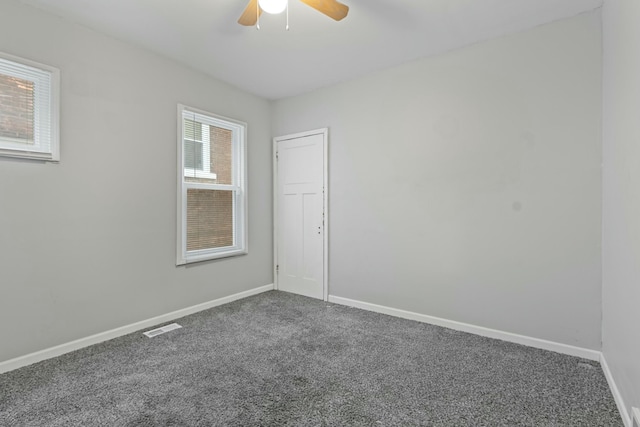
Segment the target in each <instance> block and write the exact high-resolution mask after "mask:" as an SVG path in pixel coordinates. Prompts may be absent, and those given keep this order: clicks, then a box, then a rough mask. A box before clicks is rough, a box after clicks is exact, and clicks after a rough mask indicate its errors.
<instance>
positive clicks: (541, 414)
mask: <svg viewBox="0 0 640 427" xmlns="http://www.w3.org/2000/svg"><path fill="white" fill-rule="evenodd" d="M178 323H180V324H181V325H182V326H183V328H182V329H178V330H175V331H172V332H169V333H166V334H164V335H160V336H157V337H154V338H147V337H145V336H143V335H142V334H141V333H135V334H131V335H127V336H124V337H121V338H118V339H115V340H112V341H109V342H106V343H102V344H98V345H94V346H92V347H88V348H86V349H82V350H79V351H76V352H73V353H69V354H67V355H64V356H61V357H58V358H56V359H51V360H47V361H44V362H41V363H38V364H35V365H32V366H28V367H25V368H22V369H19V370H16V371H12V372H8V373H6V374H3V375H0V425H2V426H281V425H289V426H347V425H348V426H418V425H419V426H619V425H622V422H621V420H620V416H619V414H618V411H617V409H616V405H615V403H614V401H613V398H612V396H611V393H610V391H609V389H608V387H607V383H606V380H605V378H604V376H603V374H602V370H601V368H600V365H599V364H598V363H595V362H591V361H588V360H583V359H579V358H575V357H569V356H564V355H560V354H557V353H552V352H547V351H543V350H537V349H532V348H528V347H524V346H520V345H516V344H510V343H506V342H503V341H498V340H492V339H487V338H482V337H478V336H474V335H470V334H466V333H463V332H457V331H453V330H449V329H445V328H440V327H436V326H431V325H427V324H423V323H418V322H413V321H408V320H403V319H397V318H393V317H389V316H385V315H381V314H376V313H370V312H366V311H362V310H358V309H353V308H348V307H343V306H339V305H333V304H328V303H325V302H322V301H317V300H313V299H309V298H304V297H300V296H296V295H291V294H286V293H282V292H268V293H265V294H261V295H257V296H254V297H251V298H247V299H244V300H241V301H236V302H233V303H230V304H227V305H224V306H220V307H216V308H213V309H210V310H207V311H204V312H201V313H198V314H195V315H192V316H188V317H185V318H183V319H180V320H178Z"/></svg>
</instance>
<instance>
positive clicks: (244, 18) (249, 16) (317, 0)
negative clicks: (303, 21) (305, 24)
mask: <svg viewBox="0 0 640 427" xmlns="http://www.w3.org/2000/svg"><path fill="white" fill-rule="evenodd" d="M300 1H301V2H302V3H304V4H306V5H307V6H311V7H312V8H314V9H315V10H317V11H318V12H320V13H323V14H325V15H327V16H328V17H329V18H332V19H335V20H336V21H340V20H341V19H343V18H344V17H345V16H347V14H348V13H349V6H347V5H345V4H342V3H340V2H338V1H336V0H300ZM268 3H269V2H266V1H265V0H260V2H258V0H249V4H248V5H247V7H246V8H245V9H244V12H242V15H241V16H240V19H238V24H240V25H245V26H248V27H250V26H253V25H256V22H258V16H259V15H260V14H261V13H262V12H263V11H265V12H268V13H280V12H282V11H283V10H284V9H285V7H286V5H287V1H286V0H280V1H279V2H277V3H280V4H281V5H282V8H279V7H277V6H276V8H275V9H270V8H269V6H267V4H268Z"/></svg>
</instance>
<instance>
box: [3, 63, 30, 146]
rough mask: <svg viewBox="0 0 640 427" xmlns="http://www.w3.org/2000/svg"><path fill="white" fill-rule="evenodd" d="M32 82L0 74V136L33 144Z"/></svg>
mask: <svg viewBox="0 0 640 427" xmlns="http://www.w3.org/2000/svg"><path fill="white" fill-rule="evenodd" d="M33 89H34V83H33V82H31V81H28V80H23V79H19V78H17V77H11V76H7V75H4V74H0V138H3V139H7V140H10V141H13V142H18V143H23V144H33V143H34V138H33V117H34V114H33V112H34V90H33Z"/></svg>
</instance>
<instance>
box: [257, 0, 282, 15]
mask: <svg viewBox="0 0 640 427" xmlns="http://www.w3.org/2000/svg"><path fill="white" fill-rule="evenodd" d="M258 4H259V5H260V9H262V10H263V11H265V12H267V13H271V14H273V15H277V14H278V13H282V12H284V10H285V9H286V8H287V0H258Z"/></svg>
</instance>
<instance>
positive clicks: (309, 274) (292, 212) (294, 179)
mask: <svg viewBox="0 0 640 427" xmlns="http://www.w3.org/2000/svg"><path fill="white" fill-rule="evenodd" d="M326 137H327V130H326V129H323V130H319V131H313V132H306V133H303V134H296V135H290V136H284V137H280V138H275V151H276V176H275V181H276V182H275V188H276V191H275V193H276V194H275V197H276V201H275V202H276V236H275V245H276V248H275V253H276V261H275V262H276V284H277V289H279V290H282V291H287V292H293V293H296V294H301V295H305V296H308V297H312V298H318V299H326V298H327V292H326V285H325V274H326V272H325V270H326V260H325V248H326V245H325V242H326V241H325V230H326V227H325V219H326V218H325V215H324V214H325V209H326V203H325V200H326V198H325V197H326V195H325V190H326V188H325V182H326V176H325V175H326V163H325V162H326V159H325V153H326Z"/></svg>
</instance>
